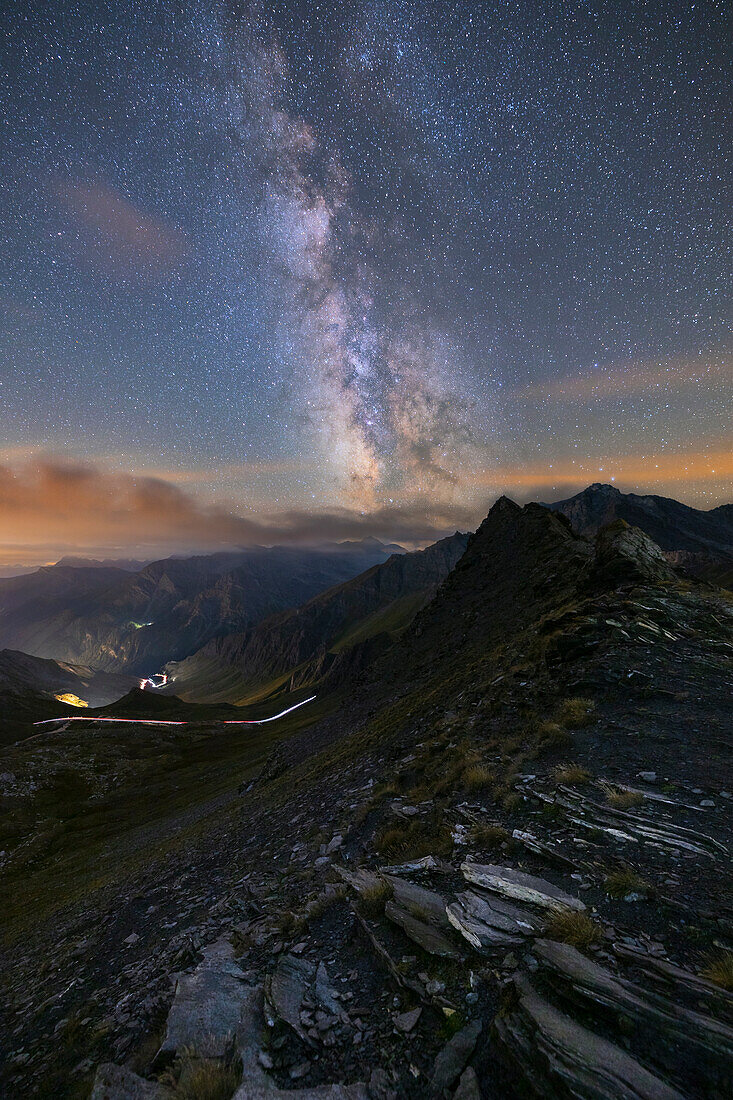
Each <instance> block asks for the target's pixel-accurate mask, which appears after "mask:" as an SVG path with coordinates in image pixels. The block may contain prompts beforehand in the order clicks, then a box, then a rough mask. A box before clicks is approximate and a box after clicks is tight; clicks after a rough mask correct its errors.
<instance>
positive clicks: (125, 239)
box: [54, 180, 188, 274]
mask: <svg viewBox="0 0 733 1100" xmlns="http://www.w3.org/2000/svg"><path fill="white" fill-rule="evenodd" d="M54 191H55V194H56V197H57V198H58V199H59V200H60V202H61V204H62V206H63V207H64V209H65V210H66V212H67V213H68V214H69V215H70V216H71V218H72V220H73V221H74V223H75V224H76V225H77V227H78V228H79V229H80V230H81V240H80V245H81V249H80V256H79V258H80V260H82V261H83V262H89V261H90V260H91V261H92V262H93V263H94V264H95V265H97V266H100V267H104V268H107V269H112V270H113V271H126V272H131V271H132V272H138V273H141V274H145V273H151V272H165V271H170V270H174V269H176V268H178V267H179V265H180V264H181V262H182V261H183V259H184V258H185V256H186V253H187V251H188V242H187V240H186V237H185V235H184V234H183V233H182V232H181V231H180V230H178V229H175V228H174V227H172V226H170V225H168V224H167V223H166V222H164V221H163V220H162V219H161V218H158V217H156V216H154V215H153V214H150V213H148V212H146V211H144V210H141V209H140V208H139V207H137V206H135V205H133V203H132V202H130V200H129V199H127V198H126V197H125V196H124V195H123V194H122V193H121V192H119V191H117V190H116V189H115V188H114V187H112V186H111V185H110V184H108V183H106V182H104V181H103V180H66V181H64V182H62V183H58V184H56V186H55V188H54Z"/></svg>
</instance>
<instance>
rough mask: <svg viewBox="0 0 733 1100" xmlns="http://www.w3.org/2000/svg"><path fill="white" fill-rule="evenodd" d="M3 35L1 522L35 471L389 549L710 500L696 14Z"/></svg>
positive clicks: (259, 20)
mask: <svg viewBox="0 0 733 1100" xmlns="http://www.w3.org/2000/svg"><path fill="white" fill-rule="evenodd" d="M3 31H4V36H3V52H4V57H3V67H2V77H0V81H1V82H2V83H1V85H0V91H1V93H2V122H3V132H4V135H5V138H6V146H5V153H4V154H3V172H2V178H1V182H0V216H1V217H2V221H3V229H4V239H5V241H6V242H7V244H6V248H5V250H4V252H3V255H2V257H0V279H1V282H2V290H1V291H0V306H1V307H2V310H3V314H4V320H3V324H2V329H1V330H0V396H1V397H2V406H1V407H0V432H1V433H2V440H1V441H0V465H3V469H4V470H5V477H6V480H8V479H10V478H11V477H12V478H15V481H14V483H13V484H14V488H13V490H12V491H13V493H14V494H15V495H14V498H13V499H16V500H17V499H20V496H21V494H20V493H19V492H18V485H19V484H21V482H19V481H18V480H17V479H18V478H19V477H22V478H24V479H25V480H24V481H22V485H23V486H26V485H30V484H31V482H32V481H33V476H34V475H33V467H34V464H37V463H38V462H39V461H42V462H45V463H46V464H48V463H51V464H53V463H57V464H58V463H59V462H69V461H73V462H74V463H79V462H81V463H83V464H85V466H86V468H87V470H88V471H89V476H90V477H93V478H97V479H100V478H101V479H104V478H105V477H108V478H109V479H111V480H110V482H109V484H110V485H113V484H114V483H115V482H114V479H115V478H120V477H123V478H126V477H128V476H132V477H135V476H139V477H142V476H150V477H153V478H158V479H160V480H162V481H163V482H166V483H170V484H171V485H174V486H176V487H177V490H176V491H184V492H185V493H188V494H193V496H194V497H195V498H196V499H197V500H198V501H199V502H200V504H196V505H195V508H199V507H200V506H203V507H204V508H208V507H209V506H215V507H216V508H219V509H223V510H224V511H230V512H233V513H238V514H239V515H242V516H247V515H249V516H254V515H256V516H258V517H265V518H266V517H272V518H273V522H275V519H276V517H282V516H288V515H289V516H294V515H296V514H297V516H299V517H300V516H303V515H306V516H307V515H308V514H312V515H313V516H317V515H318V514H319V512H324V513H325V512H328V513H329V514H334V511H335V510H336V511H339V510H340V511H342V512H343V513H344V514H353V515H354V516H357V517H363V516H364V515H369V514H374V515H377V514H379V515H380V516H383V515H385V514H386V513H387V512H389V510H390V509H392V510H393V512H394V515H395V517H396V519H395V523H396V524H397V523H398V522H399V524H400V525H401V526H400V529H401V530H404V527H405V525H404V517H405V516H408V515H409V516H410V517H412V518H413V519H414V517H415V516H416V515H418V514H423V515H424V517H426V518H428V517H432V519H431V521H430V522H432V523H433V525H434V526H435V529H436V530H440V529H447V528H448V527H449V526H451V525H452V524H455V523H460V524H462V525H463V524H465V523H468V522H472V521H474V520H475V519H477V518H480V516H481V514H482V512H483V511H485V508H486V505H487V503H489V502H490V500H491V499H492V497H493V496H495V495H496V494H497V493H498V492H500V491H509V492H514V493H515V494H516V495H518V496H521V497H524V498H526V497H527V496H531V495H535V496H536V495H542V496H544V497H547V496H550V495H552V493H553V492H554V493H555V495H566V494H567V492H568V491H569V490H572V489H574V488H578V487H581V486H582V485H584V484H587V483H588V482H590V481H598V480H615V481H616V483H617V484H619V485H620V486H621V487H622V488H632V489H643V490H648V491H666V492H670V493H674V495H677V496H679V497H682V498H683V499H688V500H690V502H692V503H698V504H704V503H705V502H706V501H707V502H708V503H709V504H713V503H716V502H717V501H719V500H721V499H723V498H724V496H725V495H726V493H727V491H728V487H729V482H730V474H731V472H733V471H732V470H731V464H730V457H729V451H730V431H729V424H728V418H727V414H726V409H727V407H728V401H729V398H730V391H731V352H730V346H731V345H730V321H731V313H730V298H729V294H728V291H729V287H730V263H729V256H730V251H729V239H728V237H727V236H726V234H727V231H728V221H727V217H728V211H729V209H730V199H731V187H730V173H729V171H728V164H729V161H728V154H729V152H730V149H729V144H728V143H729V133H730V128H729V126H728V125H727V105H728V97H727V94H726V83H727V79H726V78H727V76H728V75H729V73H730V57H729V56H728V54H727V53H726V51H725V43H726V41H728V38H727V34H726V12H725V6H724V5H723V4H712V3H711V4H695V5H692V4H675V3H666V4H659V5H655V4H651V5H644V6H640V5H637V4H616V5H601V4H594V3H562V4H560V3H557V4H552V3H551V4H542V5H540V4H521V3H520V4H517V3H512V4H508V3H496V4H484V3H476V4H472V3H460V4H455V3H440V4H438V3H419V4H418V3H411V2H408V0H375V2H371V3H353V4H351V3H350V4H345V3H344V4H341V3H318V2H310V3H293V2H290V3H282V2H280V3H272V4H248V3H230V4H224V5H220V4H216V3H209V4H198V3H191V4H186V3H183V4H172V3H162V2H156V0H151V2H147V3H139V2H137V0H131V2H116V3H107V4H106V3H100V2H96V3H85V4H74V3H72V4H68V5H47V4H40V3H26V4H23V3H19V4H17V5H14V6H13V10H12V11H10V12H6V13H5V15H4V22H3ZM726 455H728V457H727V458H726ZM39 476H40V475H39ZM44 476H45V475H44ZM29 479H30V480H29ZM0 481H1V479H0ZM35 484H36V488H37V490H38V493H39V494H40V495H39V499H41V497H42V496H43V490H42V488H41V489H38V485H39V484H40V482H38V480H37V479H36V483H35ZM97 484H101V482H99V481H95V485H97ZM24 491H25V490H24ZM95 491H96V490H95ZM110 492H113V489H110ZM8 494H10V490H8ZM31 495H32V494H31ZM0 503H2V501H1V500H0ZM398 517H402V519H398ZM277 522H279V520H277ZM380 522H381V521H380ZM424 526H425V524H424V523H422V527H424ZM380 529H381V527H380ZM136 537H137V536H136ZM120 538H122V539H123V540H124V536H123V535H120ZM17 541H19V542H20V541H22V540H20V539H19V540H17Z"/></svg>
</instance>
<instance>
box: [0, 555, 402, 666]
mask: <svg viewBox="0 0 733 1100" xmlns="http://www.w3.org/2000/svg"><path fill="white" fill-rule="evenodd" d="M387 556H388V552H387V550H386V549H385V548H384V547H383V546H382V544H381V543H379V542H378V541H377V540H368V541H367V542H365V543H364V544H360V543H351V544H345V545H344V546H343V547H340V546H335V547H332V548H328V549H322V550H321V549H316V550H307V549H300V548H291V547H272V548H262V547H259V548H254V549H252V550H246V551H234V552H229V553H220V554H210V555H204V556H200V557H193V558H166V559H163V560H161V561H156V562H152V563H151V564H150V565H146V566H145V567H144V568H142V569H140V570H138V571H137V572H130V571H128V570H126V569H117V568H114V567H109V566H104V565H101V566H100V565H97V564H95V565H91V566H78V567H74V566H67V565H56V566H49V567H48V568H43V569H39V570H38V571H37V572H35V573H31V574H27V575H24V576H21V577H12V578H7V579H2V580H0V646H2V647H7V648H12V649H19V650H22V651H23V652H25V653H30V654H33V655H34V656H38V657H49V658H53V659H55V660H61V661H67V662H73V663H79V664H85V665H92V666H94V667H96V668H100V669H106V670H108V671H116V672H120V671H124V672H127V673H130V674H141V675H152V674H153V673H155V672H157V671H158V670H159V669H160V667H161V666H162V665H163V664H164V663H165V662H166V661H170V660H179V659H181V658H183V657H186V656H188V655H189V654H190V653H192V652H194V651H195V650H196V649H198V648H200V647H201V646H202V645H203V644H205V643H206V642H207V641H208V640H209V639H210V638H212V637H214V636H216V635H222V634H227V633H231V632H233V631H236V630H242V629H243V628H245V627H247V626H249V625H251V624H253V623H255V622H258V621H259V620H260V619H263V618H265V617H267V616H268V615H271V614H272V613H273V612H275V611H280V610H282V609H284V608H287V607H294V606H297V605H299V604H301V603H303V602H304V601H305V600H307V599H310V598H311V597H312V596H314V595H316V593H318V592H322V591H323V590H324V589H326V588H329V587H331V586H332V585H333V584H336V583H339V582H341V581H344V580H346V579H348V578H349V577H353V576H355V575H356V574H358V573H360V572H362V571H363V570H364V569H366V568H368V567H369V566H371V565H373V564H375V563H376V562H380V561H384V559H385V558H386V557H387Z"/></svg>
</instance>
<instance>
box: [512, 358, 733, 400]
mask: <svg viewBox="0 0 733 1100" xmlns="http://www.w3.org/2000/svg"><path fill="white" fill-rule="evenodd" d="M731 378H733V357H731V355H730V354H728V355H722V356H720V357H713V356H707V357H704V356H695V357H690V358H686V357H683V356H677V357H674V358H669V359H664V360H661V361H660V360H658V359H648V360H643V361H641V362H638V361H633V360H632V361H631V362H629V363H622V364H612V365H610V366H604V367H598V368H595V369H593V370H591V371H586V372H584V373H582V374H574V375H566V376H565V377H563V378H557V379H553V380H552V381H545V382H533V383H531V384H530V385H528V386H525V387H523V388H522V389H520V390H518V391H517V392H516V395H515V396H517V397H519V398H526V399H528V400H532V401H536V400H537V399H538V398H548V399H549V398H552V399H554V400H557V401H567V402H570V403H572V402H575V401H584V402H588V403H590V402H593V401H596V400H598V399H600V398H620V397H634V396H639V395H642V394H654V393H660V394H672V393H677V392H679V391H681V390H689V389H690V388H693V387H695V386H702V387H709V386H710V385H711V384H713V383H715V382H723V383H724V382H726V381H727V382H729V381H730V380H731Z"/></svg>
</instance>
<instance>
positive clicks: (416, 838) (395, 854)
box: [374, 818, 453, 860]
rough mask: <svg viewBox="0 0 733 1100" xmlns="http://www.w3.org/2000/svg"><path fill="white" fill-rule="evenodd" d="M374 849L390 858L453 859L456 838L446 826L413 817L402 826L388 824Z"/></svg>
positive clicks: (380, 832)
mask: <svg viewBox="0 0 733 1100" xmlns="http://www.w3.org/2000/svg"><path fill="white" fill-rule="evenodd" d="M374 847H375V848H376V849H377V851H378V852H379V853H380V855H383V856H386V857H387V858H388V859H391V860H396V859H420V858H421V857H422V856H431V855H432V856H449V855H450V854H451V852H452V851H453V838H452V837H451V834H450V830H449V829H448V827H447V826H446V825H442V824H438V823H436V822H434V821H433V822H430V821H425V820H424V819H420V818H412V820H411V821H409V822H405V823H404V824H398V825H387V826H386V827H383V828H382V829H380V830H379V832H378V833H377V834H376V836H375V837H374Z"/></svg>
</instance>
